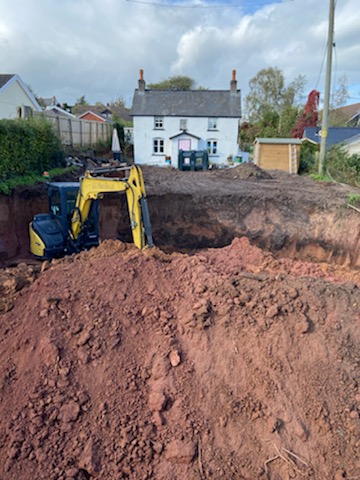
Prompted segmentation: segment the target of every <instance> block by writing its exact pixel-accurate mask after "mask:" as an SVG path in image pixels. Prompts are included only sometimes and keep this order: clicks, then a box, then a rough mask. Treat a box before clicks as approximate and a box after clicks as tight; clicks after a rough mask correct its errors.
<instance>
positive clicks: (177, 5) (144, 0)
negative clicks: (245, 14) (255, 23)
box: [126, 0, 295, 9]
mask: <svg viewBox="0 0 360 480" xmlns="http://www.w3.org/2000/svg"><path fill="white" fill-rule="evenodd" d="M126 1H127V2H129V3H140V4H142V5H150V6H154V7H170V8H203V9H210V8H243V7H263V6H266V5H264V4H263V3H261V2H249V1H248V2H240V3H229V4H214V5H212V4H210V3H204V4H195V5H194V4H192V5H190V4H186V3H164V2H159V1H154V2H152V1H148V0H126ZM294 1H295V0H283V1H282V2H281V3H290V2H294ZM278 3H280V2H278Z"/></svg>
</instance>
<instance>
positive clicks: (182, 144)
mask: <svg viewBox="0 0 360 480" xmlns="http://www.w3.org/2000/svg"><path fill="white" fill-rule="evenodd" d="M179 150H184V151H185V152H188V151H189V150H191V139H190V138H182V139H181V140H179Z"/></svg>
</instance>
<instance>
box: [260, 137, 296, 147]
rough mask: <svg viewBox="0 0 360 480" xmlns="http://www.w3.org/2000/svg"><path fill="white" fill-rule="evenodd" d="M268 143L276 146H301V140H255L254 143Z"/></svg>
mask: <svg viewBox="0 0 360 480" xmlns="http://www.w3.org/2000/svg"><path fill="white" fill-rule="evenodd" d="M256 142H257V143H268V144H275V145H289V144H291V145H301V140H300V139H299V138H255V142H254V143H256Z"/></svg>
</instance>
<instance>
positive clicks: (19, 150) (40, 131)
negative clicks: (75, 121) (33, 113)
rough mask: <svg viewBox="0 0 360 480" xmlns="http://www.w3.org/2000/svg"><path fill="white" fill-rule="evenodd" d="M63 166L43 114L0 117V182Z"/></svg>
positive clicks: (60, 146)
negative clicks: (32, 116) (3, 118)
mask: <svg viewBox="0 0 360 480" xmlns="http://www.w3.org/2000/svg"><path fill="white" fill-rule="evenodd" d="M62 166H64V152H63V149H62V145H61V142H60V139H59V138H58V137H57V135H56V133H55V132H54V130H53V128H52V125H51V124H50V123H49V122H48V121H47V120H46V119H45V118H43V117H36V118H29V119H26V120H0V182H1V181H3V180H7V179H9V178H13V177H17V176H22V175H29V174H30V175H31V174H34V173H35V174H42V172H43V171H44V170H50V169H52V168H56V167H62Z"/></svg>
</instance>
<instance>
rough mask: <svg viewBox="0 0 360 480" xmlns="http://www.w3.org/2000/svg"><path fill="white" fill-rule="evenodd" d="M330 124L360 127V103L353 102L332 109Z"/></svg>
mask: <svg viewBox="0 0 360 480" xmlns="http://www.w3.org/2000/svg"><path fill="white" fill-rule="evenodd" d="M329 117H330V125H347V126H348V127H360V103H352V104H351V105H345V106H344V107H339V108H334V109H333V110H331V111H330V114H329Z"/></svg>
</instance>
